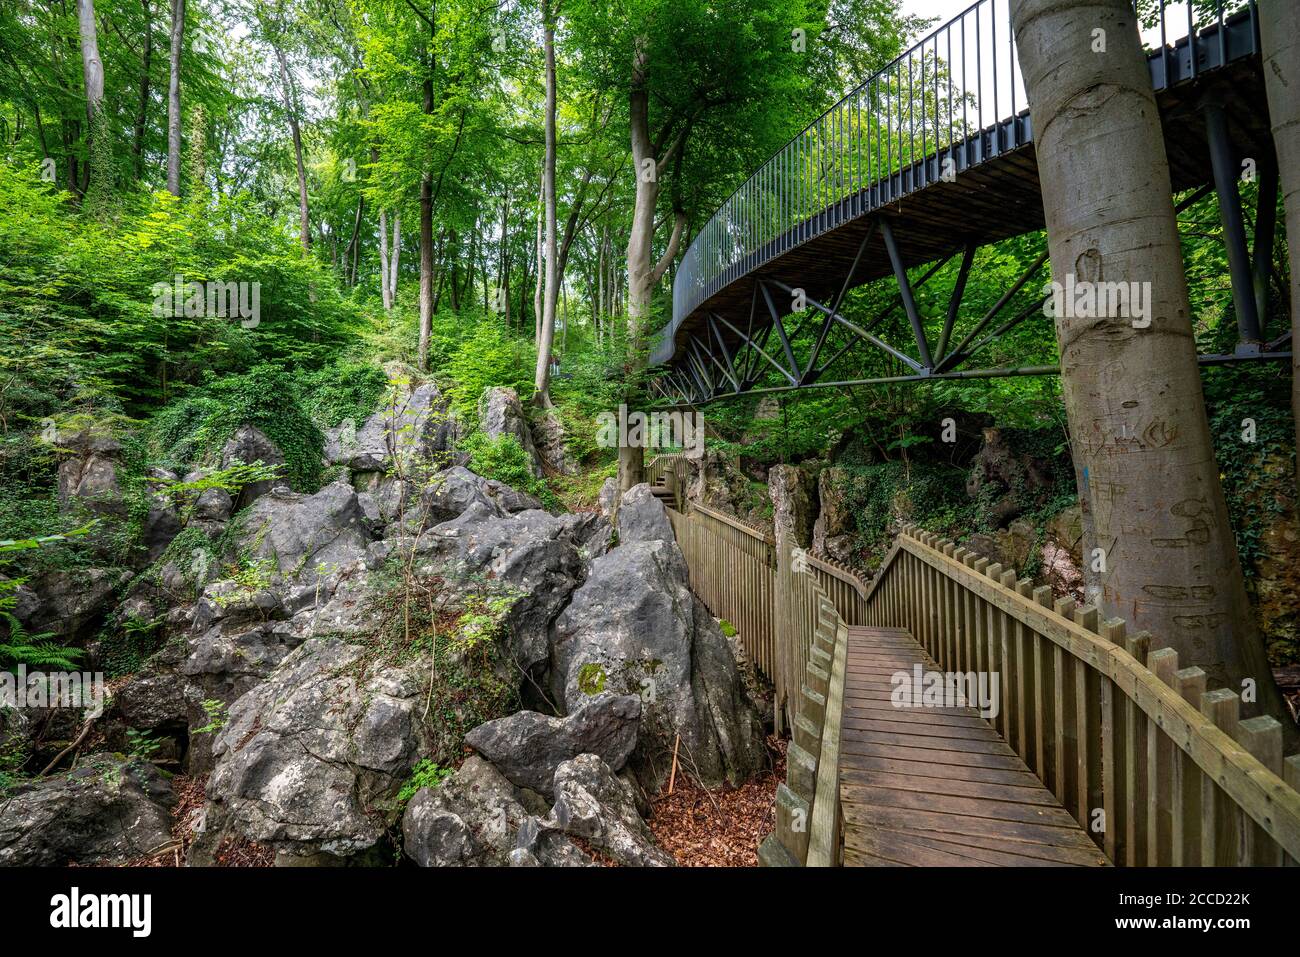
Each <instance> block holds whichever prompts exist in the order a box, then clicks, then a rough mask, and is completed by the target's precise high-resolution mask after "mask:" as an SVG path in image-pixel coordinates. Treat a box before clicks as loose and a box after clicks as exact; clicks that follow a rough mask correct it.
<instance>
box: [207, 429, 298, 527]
mask: <svg viewBox="0 0 1300 957" xmlns="http://www.w3.org/2000/svg"><path fill="white" fill-rule="evenodd" d="M258 462H261V463H262V464H263V465H278V466H283V465H284V453H283V452H281V451H280V447H279V446H278V445H276V444H275V443H274V442H272V441H271V440H270V439H269V438H268V437H267V436H266V433H264V432H262V431H261V430H260V429H257V428H254V427H253V426H251V425H243V426H240V428H239V430H238V431H237V432H235V434H234V435H232V436H231V437H230V439H229V440H228V441H227V442H226V444H225V447H224V448H222V450H221V467H222V468H223V469H228V468H231V467H232V466H235V465H255V464H256V463H258ZM281 472H283V469H281ZM288 483H289V479H288V477H287V476H284V475H281V477H280V478H276V479H263V480H262V481H260V482H249V483H248V484H247V485H245V486H244V487H243V488H242V489H240V490H239V498H238V499H237V500H236V501H235V511H239V510H240V509H241V508H244V507H245V506H247V505H250V504H251V503H252V502H254V501H255V500H257V499H259V498H261V497H262V496H263V495H265V494H266V493H267V492H269V491H271V489H272V488H274V487H275V486H276V485H288Z"/></svg>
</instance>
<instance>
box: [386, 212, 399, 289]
mask: <svg viewBox="0 0 1300 957" xmlns="http://www.w3.org/2000/svg"><path fill="white" fill-rule="evenodd" d="M401 258H402V213H401V211H400V210H395V211H394V212H393V261H392V263H391V264H390V265H389V272H388V294H389V296H390V297H391V301H392V304H393V305H394V306H396V305H397V275H398V273H397V267H398V265H399V263H400V261H401Z"/></svg>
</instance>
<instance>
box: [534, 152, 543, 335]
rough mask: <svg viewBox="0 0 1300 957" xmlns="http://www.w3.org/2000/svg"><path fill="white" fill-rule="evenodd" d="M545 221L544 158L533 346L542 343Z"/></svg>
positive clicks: (540, 179)
mask: <svg viewBox="0 0 1300 957" xmlns="http://www.w3.org/2000/svg"><path fill="white" fill-rule="evenodd" d="M545 221H546V158H545V157H543V158H542V175H541V176H539V177H538V179H537V241H536V243H535V244H534V245H533V250H534V252H536V254H537V255H536V257H535V258H536V259H537V283H536V285H535V286H534V287H533V345H534V346H537V345H540V344H541V341H542V289H543V282H544V280H545V279H546V250H545V248H543V246H542V243H543V241H544V239H545V229H544V224H545Z"/></svg>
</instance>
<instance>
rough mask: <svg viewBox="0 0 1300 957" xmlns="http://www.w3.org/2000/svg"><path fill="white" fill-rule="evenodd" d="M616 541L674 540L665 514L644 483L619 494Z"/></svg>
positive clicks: (662, 505)
mask: <svg viewBox="0 0 1300 957" xmlns="http://www.w3.org/2000/svg"><path fill="white" fill-rule="evenodd" d="M618 540H619V542H620V543H627V542H671V541H674V540H675V539H674V537H673V526H672V523H671V522H670V521H668V510H667V509H665V508H664V504H663V502H661V501H659V499H657V498H655V497H654V494H653V493H652V492H651V491H650V486H649V485H647V484H645V483H644V482H643V483H642V484H640V485H634V486H632V487H631V488H630V489H628V490H627V491H626V492H624V493H623V498H622V501H621V502H620V503H619V506H618Z"/></svg>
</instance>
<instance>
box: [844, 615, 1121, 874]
mask: <svg viewBox="0 0 1300 957" xmlns="http://www.w3.org/2000/svg"><path fill="white" fill-rule="evenodd" d="M916 664H920V665H921V666H922V667H923V668H924V669H926V670H936V671H937V670H938V667H937V666H936V665H935V664H934V662H933V661H932V660H931V659H930V658H929V656H928V655H927V654H926V653H925V651H924V649H922V647H921V646H920V645H919V644H918V643H917V642H916V641H915V640H914V639H913V638H912V636H911V635H910V634H908V633H907V632H906V631H904V630H903V629H900V628H865V627H851V628H850V629H849V647H848V670H847V676H846V684H845V691H844V718H843V730H842V733H841V745H840V748H841V753H840V799H841V805H842V809H843V821H844V864H845V865H847V866H868V867H918V866H964V867H1051V866H1074V867H1103V866H1107V865H1108V864H1109V863H1110V862H1109V861H1108V860H1107V858H1106V856H1105V854H1104V853H1102V851H1101V850H1100V849H1098V847H1097V845H1096V844H1094V843H1093V842H1092V841H1091V840H1090V839H1089V838H1088V836H1087V834H1085V833H1084V831H1083V829H1082V828H1081V827H1080V826H1079V824H1078V823H1077V822H1076V821H1075V820H1074V818H1073V817H1071V816H1070V813H1069V812H1068V811H1066V810H1065V809H1064V808H1063V807H1062V806H1061V804H1060V802H1058V801H1057V800H1056V798H1055V797H1054V796H1053V795H1052V793H1051V792H1050V791H1048V790H1047V788H1045V787H1044V786H1043V784H1042V782H1041V781H1039V780H1038V778H1037V777H1035V776H1034V774H1033V772H1032V771H1030V770H1029V768H1028V767H1027V766H1026V765H1025V763H1024V762H1023V761H1022V760H1021V759H1020V757H1019V756H1018V755H1017V754H1016V753H1015V752H1014V751H1013V750H1012V749H1011V748H1010V747H1009V746H1008V745H1007V744H1006V743H1005V742H1004V741H1003V740H1002V738H1001V737H1000V736H999V735H998V733H997V732H996V731H994V730H993V728H992V727H991V726H990V725H989V723H988V722H987V721H985V720H984V719H983V718H982V717H980V715H979V713H978V712H977V711H976V710H975V709H973V708H956V707H954V708H934V707H925V708H897V707H894V705H893V704H892V703H891V701H890V692H891V689H892V682H891V676H892V675H893V674H894V673H895V672H898V671H906V672H909V673H910V672H911V671H912V668H913V666H914V665H916Z"/></svg>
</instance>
